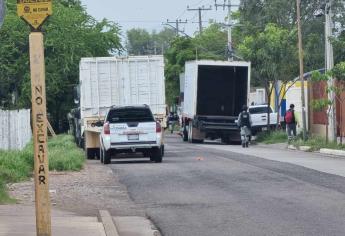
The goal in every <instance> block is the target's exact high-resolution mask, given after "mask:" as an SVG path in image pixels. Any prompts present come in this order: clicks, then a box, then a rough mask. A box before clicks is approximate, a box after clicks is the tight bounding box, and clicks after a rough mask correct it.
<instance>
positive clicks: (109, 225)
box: [99, 210, 119, 236]
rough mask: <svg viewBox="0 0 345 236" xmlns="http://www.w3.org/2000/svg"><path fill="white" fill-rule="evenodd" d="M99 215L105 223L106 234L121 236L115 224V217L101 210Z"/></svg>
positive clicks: (108, 235)
mask: <svg viewBox="0 0 345 236" xmlns="http://www.w3.org/2000/svg"><path fill="white" fill-rule="evenodd" d="M99 215H100V217H101V221H102V223H103V227H104V230H105V234H106V235H107V236H119V233H118V231H117V228H116V226H115V224H114V221H113V217H112V216H111V215H110V214H109V212H108V211H106V210H100V211H99Z"/></svg>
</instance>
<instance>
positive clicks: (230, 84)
mask: <svg viewBox="0 0 345 236" xmlns="http://www.w3.org/2000/svg"><path fill="white" fill-rule="evenodd" d="M250 69H251V64H250V63H249V62H241V61H233V62H230V61H210V60H199V61H189V62H186V64H185V79H184V104H183V112H182V137H183V140H184V141H189V142H191V143H195V142H196V143H198V142H199V143H200V142H203V141H204V140H205V139H212V140H215V139H221V141H222V142H223V143H226V144H229V143H231V142H238V141H240V139H241V137H240V130H239V128H238V126H237V119H238V115H239V113H240V112H241V109H242V107H243V105H248V102H249V96H248V94H249V92H250V75H251V74H250V71H251V70H250Z"/></svg>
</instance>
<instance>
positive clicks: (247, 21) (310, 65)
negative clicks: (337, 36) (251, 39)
mask: <svg viewBox="0 0 345 236" xmlns="http://www.w3.org/2000/svg"><path fill="white" fill-rule="evenodd" d="M333 2H334V4H333V8H334V9H333V10H334V12H335V13H341V12H343V11H344V4H343V3H342V1H341V0H334V1H333ZM323 3H324V1H323V0H305V1H302V3H301V9H302V29H303V30H302V32H303V44H304V45H303V48H304V55H305V71H313V70H316V69H320V68H323V67H324V52H325V37H324V31H325V29H324V21H325V19H324V16H322V17H316V16H315V15H314V14H315V12H316V11H318V10H320V8H322V7H323ZM235 16H236V19H237V20H238V22H239V24H240V25H241V27H236V28H235V29H234V44H235V47H236V45H237V44H239V43H241V41H242V40H243V39H244V38H245V37H246V36H250V35H251V36H253V35H256V34H257V33H258V32H262V31H263V30H264V29H265V27H266V25H267V24H269V23H274V24H276V25H277V26H278V27H280V28H283V29H286V30H289V31H292V30H294V29H295V28H296V20H297V17H296V1H295V0H294V1H286V0H261V1H252V0H241V1H240V8H239V12H238V13H237V14H235ZM334 20H335V22H336V24H337V25H338V24H340V25H343V24H344V17H343V14H336V17H334ZM337 28H340V27H337ZM340 54H341V53H338V51H335V55H336V56H337V55H340Z"/></svg>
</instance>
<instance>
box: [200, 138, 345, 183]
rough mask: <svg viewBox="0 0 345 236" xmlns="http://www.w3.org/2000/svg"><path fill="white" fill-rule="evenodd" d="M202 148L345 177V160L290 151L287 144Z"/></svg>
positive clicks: (210, 145) (207, 145) (212, 145)
mask: <svg viewBox="0 0 345 236" xmlns="http://www.w3.org/2000/svg"><path fill="white" fill-rule="evenodd" d="M202 146H203V147H207V148H212V149H216V150H223V151H229V152H235V153H240V154H244V155H249V156H254V157H260V158H264V159H268V160H273V161H280V162H285V163H290V164H295V165H299V166H303V167H306V168H309V169H314V170H317V171H321V172H324V173H329V174H334V175H339V176H343V177H345V168H344V167H345V158H342V157H336V156H330V155H325V154H320V153H313V152H302V151H297V150H288V149H287V148H286V147H287V144H272V145H263V144H259V145H252V146H250V147H249V148H242V147H241V146H233V145H232V146H226V145H214V144H206V145H202Z"/></svg>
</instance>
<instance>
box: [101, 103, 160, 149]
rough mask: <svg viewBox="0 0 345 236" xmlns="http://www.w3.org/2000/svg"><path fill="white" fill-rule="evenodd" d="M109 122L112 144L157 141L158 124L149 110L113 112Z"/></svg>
mask: <svg viewBox="0 0 345 236" xmlns="http://www.w3.org/2000/svg"><path fill="white" fill-rule="evenodd" d="M107 121H108V122H109V125H110V140H111V143H112V144H132V143H138V144H140V143H147V142H150V143H152V142H156V140H157V135H156V122H155V120H154V118H153V115H152V113H151V111H150V109H148V108H131V107H128V108H121V109H118V110H116V109H115V110H111V111H110V112H109V115H108V118H107Z"/></svg>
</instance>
